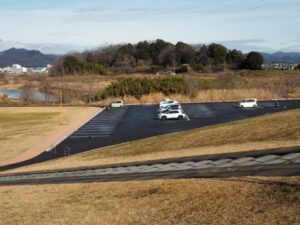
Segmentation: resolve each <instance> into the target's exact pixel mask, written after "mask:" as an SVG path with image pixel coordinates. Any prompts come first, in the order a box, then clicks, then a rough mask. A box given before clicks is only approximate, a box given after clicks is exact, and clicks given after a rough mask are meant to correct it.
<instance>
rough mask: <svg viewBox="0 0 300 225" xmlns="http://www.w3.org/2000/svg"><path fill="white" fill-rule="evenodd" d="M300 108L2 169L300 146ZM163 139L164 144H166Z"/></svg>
mask: <svg viewBox="0 0 300 225" xmlns="http://www.w3.org/2000/svg"><path fill="white" fill-rule="evenodd" d="M299 137H300V109H296V110H291V111H285V112H280V113H275V114H271V115H265V116H260V117H256V118H249V119H244V120H240V121H235V122H230V123H225V124H221V125H214V126H209V127H204V128H198V129H194V130H189V131H184V132H178V133H173V134H167V135H162V136H157V137H152V138H147V139H143V140H137V141H133V142H127V143H123V144H119V145H114V146H108V147H104V148H100V149H95V150H92V151H88V152H84V153H81V154H77V155H73V156H70V157H67V158H61V159H57V160H51V161H47V162H44V163H39V164H35V165H31V166H26V167H22V168H17V169H14V170H8V171H4V172H2V173H11V172H24V171H39V170H51V169H64V168H74V167H84V166H97V165H107V164H114V163H126V162H136V161H146V160H156V159H167V158H174V157H185V156H198V155H207V154H219V153H230V152H240V151H255V150H264V149H272V148H280V147H292V146H300V138H299ZM162 143H163V144H162Z"/></svg>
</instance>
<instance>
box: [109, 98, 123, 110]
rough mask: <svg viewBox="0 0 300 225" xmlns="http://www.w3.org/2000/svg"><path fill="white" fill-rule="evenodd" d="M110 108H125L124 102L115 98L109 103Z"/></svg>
mask: <svg viewBox="0 0 300 225" xmlns="http://www.w3.org/2000/svg"><path fill="white" fill-rule="evenodd" d="M109 107H110V108H123V107H124V102H123V101H122V100H115V101H112V102H111V103H110V104H109Z"/></svg>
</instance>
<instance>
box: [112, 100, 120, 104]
mask: <svg viewBox="0 0 300 225" xmlns="http://www.w3.org/2000/svg"><path fill="white" fill-rule="evenodd" d="M112 103H117V104H120V103H122V101H112Z"/></svg>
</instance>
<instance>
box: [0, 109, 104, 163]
mask: <svg viewBox="0 0 300 225" xmlns="http://www.w3.org/2000/svg"><path fill="white" fill-rule="evenodd" d="M101 111H102V109H101V108H98V107H93V108H89V111H88V112H87V113H85V114H84V115H83V116H81V117H80V118H79V119H77V120H76V121H75V122H73V123H71V124H69V125H67V126H65V127H63V129H61V130H60V131H58V132H57V133H55V134H53V135H51V136H50V137H48V138H46V139H45V140H43V141H42V142H41V143H39V144H37V145H36V146H34V147H33V148H31V149H29V150H28V151H26V152H23V153H22V154H20V155H18V156H16V157H14V158H11V159H8V160H5V161H0V167H1V166H6V165H10V164H15V163H20V162H23V161H26V160H29V159H32V158H34V157H36V156H38V155H40V154H41V153H43V152H45V151H46V150H47V149H49V148H51V146H55V145H57V144H59V143H60V142H62V141H63V140H64V139H65V138H67V137H68V136H69V135H70V134H72V133H73V132H74V131H76V130H77V129H78V128H79V127H81V126H82V125H83V124H85V123H86V122H87V121H89V120H90V119H91V118H93V117H95V116H96V115H98V114H99V113H100V112H101Z"/></svg>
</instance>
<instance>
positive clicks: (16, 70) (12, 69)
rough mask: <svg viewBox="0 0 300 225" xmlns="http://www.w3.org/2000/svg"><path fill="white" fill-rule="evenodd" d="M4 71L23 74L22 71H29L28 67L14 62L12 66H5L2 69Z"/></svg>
mask: <svg viewBox="0 0 300 225" xmlns="http://www.w3.org/2000/svg"><path fill="white" fill-rule="evenodd" d="M0 71H1V72H2V73H10V74H22V73H27V72H28V68H26V67H22V66H21V65H19V64H13V65H12V66H11V67H10V66H8V67H4V68H2V69H1V70H0Z"/></svg>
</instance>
